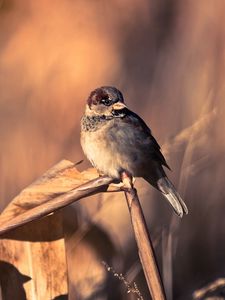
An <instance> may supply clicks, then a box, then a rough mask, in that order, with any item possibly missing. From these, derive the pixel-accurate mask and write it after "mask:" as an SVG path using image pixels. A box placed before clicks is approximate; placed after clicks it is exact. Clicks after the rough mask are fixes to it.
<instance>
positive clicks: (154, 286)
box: [125, 178, 166, 300]
mask: <svg viewBox="0 0 225 300" xmlns="http://www.w3.org/2000/svg"><path fill="white" fill-rule="evenodd" d="M127 183H128V181H127V178H126V182H125V185H126V187H127ZM125 196H126V200H127V204H128V207H129V211H130V216H131V222H132V225H133V230H134V235H135V239H136V242H137V246H138V253H139V257H140V260H141V264H142V267H143V270H144V274H145V278H146V281H147V284H148V287H149V291H150V294H151V296H152V299H153V300H163V299H166V297H165V293H164V290H163V285H162V282H161V278H160V275H159V270H158V267H157V263H156V259H155V255H154V250H153V246H152V242H151V239H150V236H149V234H148V230H147V226H146V222H145V219H144V214H143V212H142V208H141V205H140V202H139V199H138V195H137V192H136V190H135V189H134V188H133V186H132V181H131V180H130V188H128V189H127V190H125Z"/></svg>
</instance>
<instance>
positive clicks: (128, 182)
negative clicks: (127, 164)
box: [120, 171, 135, 190]
mask: <svg viewBox="0 0 225 300" xmlns="http://www.w3.org/2000/svg"><path fill="white" fill-rule="evenodd" d="M120 176H121V181H122V184H123V185H122V189H128V190H132V189H133V188H134V181H135V179H134V177H133V176H132V175H131V174H130V173H129V172H128V171H122V172H121V175H120Z"/></svg>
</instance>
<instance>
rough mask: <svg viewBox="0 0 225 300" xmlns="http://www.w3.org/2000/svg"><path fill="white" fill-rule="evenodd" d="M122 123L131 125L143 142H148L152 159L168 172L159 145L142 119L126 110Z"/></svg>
mask: <svg viewBox="0 0 225 300" xmlns="http://www.w3.org/2000/svg"><path fill="white" fill-rule="evenodd" d="M124 121H127V122H128V123H130V124H132V126H133V127H135V128H136V130H137V131H139V132H140V133H142V134H141V135H142V136H144V137H145V140H148V141H149V151H150V152H151V156H152V158H153V159H155V160H156V161H158V162H160V163H161V164H162V165H163V166H165V167H167V168H168V169H169V170H170V167H169V166H168V164H167V162H166V160H165V158H164V156H163V155H162V153H161V151H160V149H161V148H160V146H159V144H158V143H157V141H156V139H155V138H154V137H153V135H152V133H151V130H150V128H149V127H148V126H147V125H146V123H145V122H144V121H143V120H142V118H140V117H139V116H138V115H137V114H136V113H134V112H132V111H131V110H129V109H126V115H125V117H124ZM143 142H144V141H143ZM145 142H146V141H145Z"/></svg>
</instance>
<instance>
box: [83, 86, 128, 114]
mask: <svg viewBox="0 0 225 300" xmlns="http://www.w3.org/2000/svg"><path fill="white" fill-rule="evenodd" d="M125 108H126V105H125V104H124V99H123V95H122V93H121V92H120V91H119V90H118V89H116V88H115V87H111V86H103V87H100V88H97V89H95V90H94V91H92V92H91V94H90V96H89V97H88V100H87V106H86V114H88V115H95V116H97V115H99V116H101V115H104V116H111V115H116V114H117V113H118V112H120V111H122V110H123V109H125Z"/></svg>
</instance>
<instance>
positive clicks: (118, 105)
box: [112, 102, 126, 110]
mask: <svg viewBox="0 0 225 300" xmlns="http://www.w3.org/2000/svg"><path fill="white" fill-rule="evenodd" d="M124 108H126V105H125V104H124V103H122V102H116V103H114V104H113V105H112V109H113V110H121V109H124Z"/></svg>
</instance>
